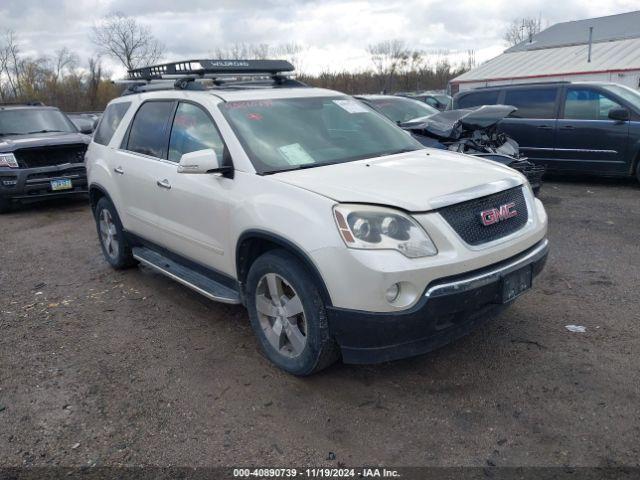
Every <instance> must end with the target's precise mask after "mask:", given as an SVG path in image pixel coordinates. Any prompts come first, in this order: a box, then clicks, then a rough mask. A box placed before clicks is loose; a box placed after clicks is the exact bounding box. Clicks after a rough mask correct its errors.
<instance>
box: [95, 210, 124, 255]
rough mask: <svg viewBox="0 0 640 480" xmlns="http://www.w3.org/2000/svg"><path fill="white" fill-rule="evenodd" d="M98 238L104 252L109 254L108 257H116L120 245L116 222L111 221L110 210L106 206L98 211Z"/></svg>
mask: <svg viewBox="0 0 640 480" xmlns="http://www.w3.org/2000/svg"><path fill="white" fill-rule="evenodd" d="M99 225H100V240H101V241H102V246H103V247H104V250H105V252H107V255H109V258H112V259H114V260H115V259H116V258H118V253H119V252H120V247H119V245H118V230H117V228H116V224H115V222H114V221H113V217H112V216H111V212H109V210H107V209H106V208H103V209H102V211H101V212H100V221H99Z"/></svg>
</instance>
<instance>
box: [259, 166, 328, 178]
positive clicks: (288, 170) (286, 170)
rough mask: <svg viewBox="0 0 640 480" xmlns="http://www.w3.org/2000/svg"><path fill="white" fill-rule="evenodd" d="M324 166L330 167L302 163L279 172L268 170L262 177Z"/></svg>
mask: <svg viewBox="0 0 640 480" xmlns="http://www.w3.org/2000/svg"><path fill="white" fill-rule="evenodd" d="M324 165H332V164H331V163H302V164H300V165H294V166H292V167H290V168H283V169H279V170H269V171H267V172H264V175H271V174H272V173H280V172H291V171H293V170H304V169H305V168H315V167H322V166H324Z"/></svg>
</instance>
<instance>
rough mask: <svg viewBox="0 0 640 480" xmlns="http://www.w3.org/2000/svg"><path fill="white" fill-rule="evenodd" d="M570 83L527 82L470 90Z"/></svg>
mask: <svg viewBox="0 0 640 480" xmlns="http://www.w3.org/2000/svg"><path fill="white" fill-rule="evenodd" d="M567 83H571V82H570V81H569V80H549V81H548V82H544V81H543V82H527V83H524V82H523V83H503V84H501V85H488V86H486V87H476V88H473V89H472V90H487V89H491V88H504V87H528V86H529V85H558V84H560V85H564V84H567Z"/></svg>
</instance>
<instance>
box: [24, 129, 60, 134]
mask: <svg viewBox="0 0 640 480" xmlns="http://www.w3.org/2000/svg"><path fill="white" fill-rule="evenodd" d="M55 132H60V133H62V130H46V129H45V130H36V131H35V132H27V133H26V134H25V135H31V134H33V133H55Z"/></svg>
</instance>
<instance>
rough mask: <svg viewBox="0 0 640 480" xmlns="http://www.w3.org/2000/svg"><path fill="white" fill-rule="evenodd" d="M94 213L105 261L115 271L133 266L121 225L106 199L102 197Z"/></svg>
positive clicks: (113, 208)
mask: <svg viewBox="0 0 640 480" xmlns="http://www.w3.org/2000/svg"><path fill="white" fill-rule="evenodd" d="M94 213H95V218H96V228H97V229H98V239H99V240H100V247H102V253H103V254H104V258H105V260H107V262H109V264H110V265H111V266H112V267H113V268H115V269H116V270H120V269H123V268H128V267H132V266H134V265H135V264H136V261H135V260H134V258H133V255H132V254H131V247H130V246H129V244H128V242H127V240H126V238H125V237H124V233H123V229H122V223H121V222H120V217H118V212H116V209H115V207H114V206H113V204H112V203H111V202H110V201H109V199H108V198H106V197H102V198H101V199H100V200H99V201H98V204H97V205H96V209H95V212H94Z"/></svg>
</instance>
